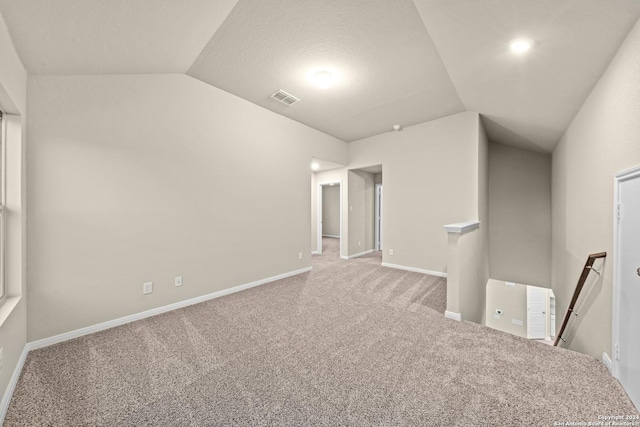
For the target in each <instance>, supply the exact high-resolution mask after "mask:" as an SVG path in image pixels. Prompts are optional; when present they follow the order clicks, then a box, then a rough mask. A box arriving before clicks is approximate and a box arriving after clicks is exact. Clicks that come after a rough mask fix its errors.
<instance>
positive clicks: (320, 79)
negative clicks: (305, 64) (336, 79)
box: [313, 70, 333, 89]
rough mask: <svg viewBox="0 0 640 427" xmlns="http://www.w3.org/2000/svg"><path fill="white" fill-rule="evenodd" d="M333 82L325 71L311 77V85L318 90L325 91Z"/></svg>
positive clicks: (331, 77) (329, 74)
mask: <svg viewBox="0 0 640 427" xmlns="http://www.w3.org/2000/svg"><path fill="white" fill-rule="evenodd" d="M332 82H333V76H332V75H331V73H330V72H328V71H326V70H322V71H318V72H317V73H315V74H314V75H313V83H314V84H315V85H316V86H318V87H319V88H320V89H327V88H328V87H329V86H331V83H332Z"/></svg>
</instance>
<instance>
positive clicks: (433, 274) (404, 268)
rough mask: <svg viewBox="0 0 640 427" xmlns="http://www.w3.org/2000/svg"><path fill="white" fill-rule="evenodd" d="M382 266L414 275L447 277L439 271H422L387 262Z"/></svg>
mask: <svg viewBox="0 0 640 427" xmlns="http://www.w3.org/2000/svg"><path fill="white" fill-rule="evenodd" d="M382 266H383V267H389V268H397V269H398V270H406V271H412V272H414V273H422V274H428V275H429V276H438V277H447V273H442V272H440V271H431V270H424V269H422V268H415V267H407V266H405V265H398V264H390V263H388V262H383V263H382Z"/></svg>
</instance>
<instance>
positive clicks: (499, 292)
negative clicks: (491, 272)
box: [486, 279, 527, 338]
mask: <svg viewBox="0 0 640 427" xmlns="http://www.w3.org/2000/svg"><path fill="white" fill-rule="evenodd" d="M496 309H500V310H502V316H499V317H498V318H495V317H494V316H493V315H494V314H495V311H496ZM514 319H515V320H520V321H522V326H520V325H516V324H514V323H513V320H514ZM486 325H487V326H488V327H490V328H493V329H497V330H499V331H503V332H508V333H510V334H513V335H517V336H520V337H524V338H526V337H527V285H523V284H520V283H513V286H508V285H506V284H505V282H504V281H503V280H493V279H490V280H489V281H488V282H487V310H486Z"/></svg>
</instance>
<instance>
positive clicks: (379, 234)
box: [375, 183, 382, 251]
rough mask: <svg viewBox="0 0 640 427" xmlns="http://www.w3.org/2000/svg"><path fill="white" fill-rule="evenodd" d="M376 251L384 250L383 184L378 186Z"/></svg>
mask: <svg viewBox="0 0 640 427" xmlns="http://www.w3.org/2000/svg"><path fill="white" fill-rule="evenodd" d="M375 218H376V221H375V227H376V233H375V234H376V235H375V239H376V251H381V250H382V183H379V184H376V216H375Z"/></svg>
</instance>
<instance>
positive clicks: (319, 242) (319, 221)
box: [316, 179, 344, 258]
mask: <svg viewBox="0 0 640 427" xmlns="http://www.w3.org/2000/svg"><path fill="white" fill-rule="evenodd" d="M331 184H334V185H335V184H338V185H339V186H340V236H337V237H338V238H339V239H340V258H342V235H343V234H344V231H343V230H342V180H341V179H338V180H336V181H323V182H319V183H318V187H317V190H316V192H317V193H318V195H317V196H318V201H317V203H316V205H317V208H318V211H317V213H316V219H317V222H316V229H317V230H316V234H317V236H318V237H317V242H316V244H317V249H316V253H317V254H318V255H320V254H322V186H323V185H331ZM332 237H333V236H332Z"/></svg>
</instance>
